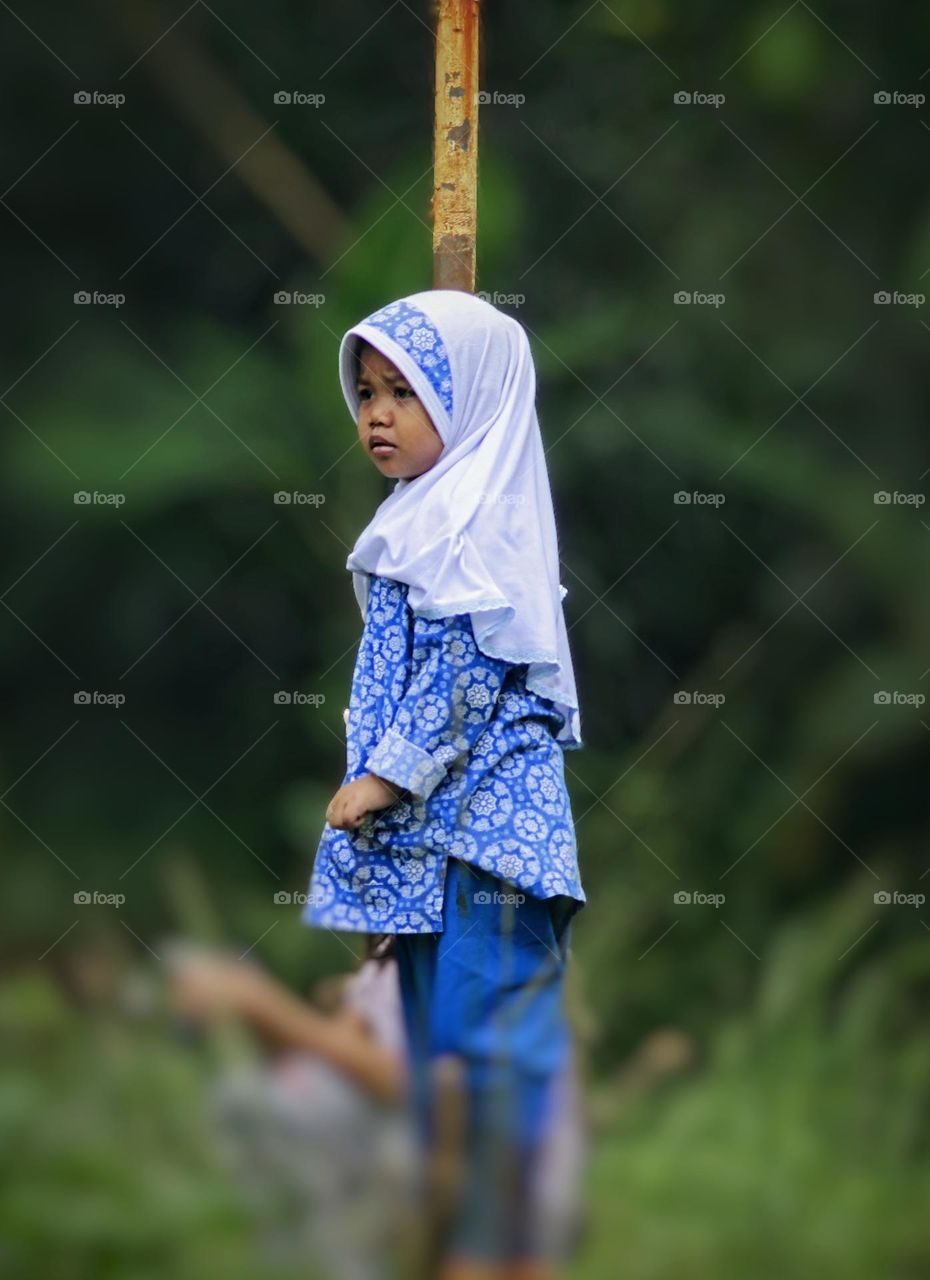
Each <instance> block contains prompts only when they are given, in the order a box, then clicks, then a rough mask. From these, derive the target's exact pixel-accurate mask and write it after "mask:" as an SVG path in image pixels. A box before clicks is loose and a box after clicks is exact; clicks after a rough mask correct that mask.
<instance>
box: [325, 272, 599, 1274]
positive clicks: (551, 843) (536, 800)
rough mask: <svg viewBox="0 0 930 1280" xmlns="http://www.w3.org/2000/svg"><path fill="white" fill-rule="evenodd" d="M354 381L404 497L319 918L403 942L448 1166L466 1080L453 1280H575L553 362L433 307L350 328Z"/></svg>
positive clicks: (389, 539) (373, 576) (414, 301)
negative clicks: (549, 388)
mask: <svg viewBox="0 0 930 1280" xmlns="http://www.w3.org/2000/svg"><path fill="white" fill-rule="evenodd" d="M339 372H340V380H341V384H342V389H343V393H344V395H345V399H346V403H347V405H348V407H349V410H350V413H351V414H352V416H353V418H354V419H355V420H356V423H357V427H358V434H359V443H360V445H361V447H362V449H364V451H365V453H366V454H367V456H368V457H369V458H370V460H371V462H372V464H373V465H374V466H376V467H377V468H378V470H379V471H380V472H381V474H382V475H384V476H386V477H388V478H390V479H392V480H394V481H395V484H394V486H393V489H392V491H391V494H390V496H389V497H388V498H386V499H385V501H384V502H382V503H381V505H380V506H379V507H378V509H377V510H376V512H375V514H374V517H373V518H372V520H371V522H370V523H369V524H368V526H367V528H365V529H364V530H363V532H362V533H361V535H360V536H359V538H358V540H357V542H356V544H355V546H354V547H353V549H352V551H351V553H350V555H349V557H348V560H347V561H346V567H347V568H348V569H350V570H351V571H352V581H353V588H354V591H355V594H356V599H357V601H358V604H359V608H360V610H361V613H362V617H363V619H364V629H363V632H362V638H361V643H360V646H359V650H358V655H357V659H356V665H355V672H354V676H353V682H352V692H351V697H350V705H349V708H348V717H347V721H346V724H347V771H346V775H345V779H344V781H343V784H342V786H341V787H340V789H339V790H338V791H337V793H336V795H335V796H334V797H333V799H332V800H331V802H330V804H329V807H328V809H327V811H326V820H327V826H326V828H325V830H324V832H323V836H322V839H321V840H320V844H319V847H318V850H317V854H316V859H315V863H314V868H313V874H312V877H311V882H310V890H309V894H308V902H307V905H306V907H305V909H304V913H303V919H304V921H305V922H306V923H307V924H309V925H315V926H319V927H325V928H329V929H341V930H352V931H356V932H362V933H368V934H379V935H383V934H392V935H394V938H393V943H394V948H395V955H396V959H397V963H398V971H399V975H400V983H401V995H402V1000H403V1006H404V1016H405V1022H406V1028H407V1034H408V1038H409V1046H410V1054H411V1064H412V1087H413V1099H414V1102H415V1103H416V1106H417V1115H418V1118H419V1125H420V1133H421V1137H422V1140H423V1143H424V1147H425V1148H426V1149H428V1148H429V1146H430V1144H431V1143H432V1142H433V1141H434V1138H435V1126H436V1123H437V1117H436V1114H435V1111H434V1107H433V1096H432V1094H433V1085H432V1082H433V1080H434V1078H435V1076H434V1071H433V1067H434V1066H435V1063H436V1060H437V1059H439V1058H440V1057H441V1056H443V1055H447V1054H452V1055H455V1057H456V1060H457V1061H458V1062H460V1063H461V1064H462V1067H463V1070H464V1093H465V1102H466V1105H467V1117H466V1125H467V1128H466V1141H467V1150H466V1156H467V1164H466V1170H467V1172H466V1178H465V1183H464V1187H463V1188H462V1193H461V1197H460V1201H459V1205H458V1211H457V1213H456V1215H455V1219H454V1222H453V1223H452V1226H451V1228H450V1231H449V1236H448V1239H447V1241H446V1243H445V1245H444V1252H443V1258H444V1262H443V1269H442V1271H441V1275H442V1276H443V1280H451V1278H452V1277H465V1276H476V1277H477V1276H491V1275H494V1276H498V1275H501V1276H512V1277H516V1276H521V1277H530V1276H538V1277H543V1276H549V1275H551V1274H553V1272H552V1270H551V1268H549V1267H548V1266H547V1263H546V1259H545V1258H544V1257H542V1256H541V1255H542V1253H543V1252H544V1251H543V1249H542V1246H541V1244H540V1242H539V1240H538V1239H536V1238H534V1233H533V1232H532V1230H531V1228H530V1223H531V1221H532V1213H531V1211H530V1206H529V1195H530V1192H529V1188H530V1185H531V1182H532V1174H533V1169H534V1162H535V1160H536V1157H537V1154H538V1151H539V1150H540V1147H541V1144H542V1142H543V1140H544V1138H545V1135H546V1133H547V1124H548V1121H549V1119H550V1116H551V1095H552V1086H553V1081H554V1080H555V1078H556V1077H557V1075H558V1073H559V1071H560V1069H561V1068H562V1067H563V1065H564V1061H565V1055H566V1054H568V1053H569V1052H571V1048H572V1047H571V1044H570V1039H569V1035H568V1031H567V1026H566V1022H565V1017H564V1011H563V1008H562V987H563V978H564V971H565V964H566V959H567V955H568V947H569V937H570V921H571V918H572V916H573V915H574V913H575V912H576V911H577V910H579V909H580V908H581V906H582V905H583V904H584V902H585V894H584V891H583V889H582V887H581V880H580V876H579V871H578V859H577V848H576V842H575V833H574V826H573V823H572V815H571V809H570V804H569V798H568V793H567V790H566V786H565V776H564V765H563V758H562V752H563V751H566V750H574V749H577V748H578V747H580V746H581V745H582V744H581V735H580V717H579V710H578V698H577V694H576V692H575V680H574V673H573V670H572V662H571V655H570V652H569V646H568V637H567V634H566V628H565V620H564V615H563V611H562V599H563V597H564V595H565V594H566V592H565V588H564V587H561V586H560V583H559V555H558V542H557V534H556V526H555V519H554V515H553V510H552V498H551V494H550V489H549V479H548V474H547V471H546V462H545V456H544V452H543V446H542V440H541V437H540V432H539V423H538V420H537V416H536V408H535V397H536V379H535V370H534V367H533V360H532V355H531V353H530V348H529V342H528V340H527V336H526V333H525V331H524V329H523V328H522V326H521V325H520V324H519V323H518V322H517V321H516V320H514V319H512V318H511V317H509V316H506V315H504V314H503V313H501V312H499V311H497V310H496V308H494V307H492V306H490V305H489V304H488V303H486V302H483V301H481V300H480V299H478V298H476V297H474V296H472V295H470V294H467V293H463V292H459V291H457V290H441V289H440V290H430V291H427V292H423V293H417V294H413V295H411V296H410V297H407V298H402V299H400V300H398V301H396V302H392V303H391V304H390V305H388V306H386V307H384V308H382V309H381V310H379V311H376V312H374V313H373V314H372V315H370V316H368V318H367V319H365V320H364V321H362V322H361V323H360V324H358V325H356V326H355V327H354V328H352V329H350V330H349V331H348V332H347V333H346V334H345V336H344V337H343V339H342V343H341V346H340V350H339ZM502 1266H503V1267H505V1269H503V1270H502V1269H501V1267H502Z"/></svg>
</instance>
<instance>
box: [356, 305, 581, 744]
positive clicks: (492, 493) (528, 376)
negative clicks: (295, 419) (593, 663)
mask: <svg viewBox="0 0 930 1280" xmlns="http://www.w3.org/2000/svg"><path fill="white" fill-rule="evenodd" d="M356 338H361V339H363V340H364V341H365V342H368V343H370V344H371V345H372V346H373V347H374V348H375V349H376V350H378V351H380V352H381V353H382V355H384V356H386V358H387V359H388V360H390V361H391V363H392V364H394V365H395V366H396V368H397V369H398V370H399V371H400V372H401V374H402V375H403V376H404V377H405V378H406V379H407V381H408V382H409V384H410V386H411V387H412V388H413V389H414V391H415V392H416V394H417V396H418V397H419V399H420V402H421V403H422V404H423V406H424V407H425V408H426V411H427V412H428V414H429V416H430V418H431V419H432V422H433V425H434V426H435V427H436V430H437V431H438V432H439V435H440V437H441V439H442V442H443V445H444V448H443V451H442V453H441V454H440V455H439V458H438V460H437V461H436V462H435V464H434V465H433V466H432V467H431V468H430V469H429V470H428V471H425V472H424V473H423V474H422V475H420V476H416V477H414V478H413V479H412V480H398V481H397V482H396V484H395V486H394V489H393V490H392V492H391V494H390V495H389V497H387V498H386V499H385V500H384V501H383V502H382V503H381V505H380V506H379V507H378V509H377V510H376V511H375V514H374V516H373V517H372V519H371V521H370V522H369V524H368V525H367V527H366V528H365V529H364V530H363V531H362V533H361V534H360V535H359V537H358V539H357V541H356V543H355V546H354V547H353V548H352V551H351V553H350V554H349V557H348V559H347V560H346V568H347V569H351V570H352V581H353V587H354V589H355V595H356V599H357V600H358V604H359V608H360V609H361V611H362V617H363V618H364V616H365V607H366V603H367V598H368V576H367V575H368V574H370V573H371V574H379V575H382V576H384V577H387V578H393V579H395V581H398V582H405V583H407V584H408V587H409V591H408V595H407V603H408V604H409V606H410V608H411V609H412V610H413V612H414V613H417V614H420V615H422V616H424V617H428V618H441V617H449V616H452V615H454V614H461V613H468V614H469V615H470V616H471V622H472V627H473V629H474V634H475V639H476V641H477V643H478V647H479V648H480V649H481V650H482V652H484V653H486V654H487V655H488V656H489V657H495V658H503V659H505V660H506V661H508V662H512V663H518V664H519V663H527V664H528V667H529V669H528V672H527V677H526V683H527V687H528V688H529V689H530V690H531V691H533V692H535V693H539V694H541V695H542V696H543V697H546V698H549V699H550V700H551V701H552V702H554V703H555V704H556V707H557V709H558V710H559V711H560V712H561V713H562V715H563V716H564V717H565V724H564V726H563V728H562V730H561V731H560V733H559V737H558V741H559V742H560V743H561V744H562V746H563V748H566V749H571V748H573V747H580V746H581V745H582V743H581V723H580V715H579V710H578V695H577V693H576V692H575V675H574V671H573V669H572V660H571V653H570V651H569V647H568V635H567V633H566V629H565V617H564V614H563V612H562V599H563V598H564V596H565V595H566V594H567V591H566V588H565V587H563V586H561V585H560V583H559V548H558V539H557V534H556V527H555V516H554V514H553V510H552V495H551V492H550V489H549V476H548V472H547V470H546V459H545V454H544V452H543V446H542V438H541V436H540V432H539V421H538V419H537V416H536V403H535V401H536V372H535V369H534V367H533V357H532V354H531V352H530V345H529V341H528V339H527V336H526V332H525V330H524V329H523V326H522V325H521V324H519V323H518V322H517V321H516V320H514V319H513V318H512V317H511V316H507V315H505V314H504V313H503V312H501V311H498V310H497V309H496V307H492V306H491V305H490V304H489V303H487V302H484V301H482V300H481V299H480V298H476V297H475V296H474V295H472V294H469V293H464V292H460V291H459V290H457V289H432V290H427V291H425V292H423V293H414V294H411V295H410V296H409V297H407V298H401V299H399V300H398V301H397V302H392V303H390V304H389V305H388V306H386V307H382V308H381V309H380V310H379V311H375V312H373V314H372V315H370V316H368V317H367V319H365V320H363V321H362V322H361V323H360V324H357V325H355V326H354V328H352V329H349V330H348V331H347V333H346V334H345V335H344V337H343V339H342V343H341V345H340V348H339V376H340V381H341V383H342V390H343V394H344V396H345V399H346V404H347V405H348V407H349V412H350V413H351V415H352V417H353V419H357V414H358V392H357V390H356V376H357V375H356V368H355V365H354V361H353V348H354V346H355V343H354V339H356Z"/></svg>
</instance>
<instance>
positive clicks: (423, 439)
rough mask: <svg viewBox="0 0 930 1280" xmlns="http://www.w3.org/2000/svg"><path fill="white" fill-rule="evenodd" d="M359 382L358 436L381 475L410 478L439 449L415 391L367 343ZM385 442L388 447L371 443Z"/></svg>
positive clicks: (426, 465) (435, 456) (426, 466)
mask: <svg viewBox="0 0 930 1280" xmlns="http://www.w3.org/2000/svg"><path fill="white" fill-rule="evenodd" d="M360 364H361V369H360V372H359V379H358V383H357V387H356V389H357V391H358V397H359V404H358V438H359V441H360V443H361V445H362V448H363V449H364V450H365V452H366V453H367V454H368V456H369V458H371V460H372V462H373V463H374V464H375V466H376V467H377V468H378V470H379V471H380V472H381V474H382V475H385V476H390V477H391V478H392V479H394V480H412V479H413V478H414V477H415V476H420V475H422V474H423V472H424V471H429V469H430V467H432V466H433V465H434V464H435V463H436V461H437V459H438V458H439V455H440V454H441V453H442V450H443V444H442V438H441V436H440V434H439V432H438V431H437V430H436V428H435V427H434V426H433V422H432V419H431V418H430V416H429V414H428V413H427V412H426V409H425V408H424V407H423V405H422V404H421V403H420V400H419V399H418V398H417V395H416V392H415V391H414V390H413V388H412V387H411V386H410V384H409V383H408V382H407V380H406V378H405V377H404V376H403V374H402V373H400V372H399V371H398V370H397V369H396V368H395V366H394V365H392V364H391V362H390V360H388V358H387V357H386V356H383V355H382V354H381V352H380V351H377V350H375V348H374V347H372V346H370V345H369V344H368V343H367V342H366V343H365V344H364V346H363V347H362V350H361V356H360ZM378 441H384V442H385V443H386V444H389V445H391V446H392V447H391V448H380V449H378V448H376V447H373V446H375V445H376V444H377V442H378Z"/></svg>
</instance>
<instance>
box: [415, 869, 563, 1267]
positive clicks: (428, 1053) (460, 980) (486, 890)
mask: <svg viewBox="0 0 930 1280" xmlns="http://www.w3.org/2000/svg"><path fill="white" fill-rule="evenodd" d="M577 909H578V904H577V903H576V902H575V901H574V900H573V899H571V898H566V897H562V896H556V897H554V898H546V899H542V898H535V897H533V896H532V895H530V894H524V893H522V892H521V891H519V890H518V889H517V888H516V887H515V886H514V885H513V884H511V883H510V882H508V881H502V880H500V879H498V878H497V877H495V876H492V875H490V874H489V873H487V872H485V871H481V870H480V869H478V868H476V867H472V866H470V865H468V864H467V863H464V862H461V861H460V860H459V859H457V858H451V857H450V858H449V860H448V864H447V868H446V880H445V892H444V899H443V931H442V932H441V933H428V934H396V935H395V938H394V948H395V955H396V957H397V964H398V974H399V979H400V987H401V997H402V1001H403V1008H404V1020H405V1025H406V1030H407V1037H408V1042H409V1049H410V1054H409V1060H410V1068H411V1073H410V1074H411V1087H412V1101H413V1104H414V1107H415V1113H416V1118H417V1125H418V1129H419V1133H420V1137H421V1140H422V1143H423V1146H424V1149H429V1147H430V1146H431V1144H432V1142H433V1140H434V1135H435V1132H436V1115H435V1107H434V1086H433V1075H432V1064H433V1062H434V1060H435V1058H436V1057H438V1056H439V1055H442V1054H455V1055H457V1057H458V1058H459V1060H460V1062H461V1066H462V1069H463V1083H464V1099H463V1101H464V1104H465V1133H466V1144H465V1151H464V1157H465V1162H464V1175H465V1176H464V1185H463V1187H462V1193H461V1196H460V1199H459V1203H458V1205H457V1209H456V1214H455V1221H454V1224H453V1227H452V1234H451V1239H450V1241H449V1247H450V1248H451V1249H452V1250H453V1251H454V1252H456V1253H459V1254H462V1255H464V1256H469V1257H478V1258H497V1259H506V1258H515V1257H529V1256H532V1255H533V1254H534V1252H535V1250H534V1245H533V1206H532V1194H533V1193H532V1184H533V1178H534V1171H535V1169H536V1167H537V1162H538V1158H539V1153H540V1149H541V1146H542V1143H543V1141H544V1139H545V1135H546V1130H547V1125H548V1123H549V1121H550V1119H551V1114H550V1108H549V1102H550V1098H551V1095H552V1086H553V1083H554V1078H555V1076H556V1075H557V1073H559V1072H560V1071H561V1070H563V1069H564V1067H565V1063H566V1055H567V1054H568V1053H569V1052H570V1050H571V1040H570V1035H569V1029H568V1025H567V1022H566V1019H565V1015H564V1009H563V1004H562V1001H563V980H564V975H565V965H566V960H567V956H568V947H569V942H570V934H571V917H572V915H573V914H574V912H575V911H576V910H577Z"/></svg>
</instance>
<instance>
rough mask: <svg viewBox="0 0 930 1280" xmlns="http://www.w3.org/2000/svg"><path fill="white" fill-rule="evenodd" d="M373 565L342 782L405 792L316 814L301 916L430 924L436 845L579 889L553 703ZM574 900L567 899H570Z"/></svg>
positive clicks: (422, 929) (509, 873)
mask: <svg viewBox="0 0 930 1280" xmlns="http://www.w3.org/2000/svg"><path fill="white" fill-rule="evenodd" d="M407 590H408V589H407V585H406V583H402V582H396V581H394V580H393V579H391V578H385V577H381V576H379V575H377V574H375V575H371V576H370V579H369V591H368V603H367V608H366V613H365V625H364V629H363V631H362V638H361V642H360V644H359V649H358V654H357V657H356V663H355V672H354V676H353V680H352V693H351V698H350V703H349V709H348V711H349V714H348V721H347V739H346V764H347V770H346V774H345V778H344V779H343V785H345V784H346V783H348V782H351V781H352V780H354V779H355V778H359V777H361V776H362V775H363V774H365V773H374V774H377V775H378V776H379V777H382V778H386V779H387V780H388V781H389V782H392V783H394V784H395V785H396V786H398V787H401V788H403V789H404V792H405V793H406V794H402V796H401V798H400V799H399V800H398V801H396V802H395V803H394V804H391V805H390V806H388V807H387V808H385V809H380V810H377V811H376V812H375V813H374V814H369V815H367V816H366V819H365V821H364V822H363V823H362V824H361V826H360V827H358V828H356V829H355V830H349V831H341V830H338V829H336V828H334V827H330V826H328V825H327V826H326V828H325V829H324V831H323V835H322V837H321V839H320V843H319V846H318V848H317V852H316V857H315V860H314V866H313V872H312V875H311V879H310V887H309V892H308V895H307V902H306V905H305V907H304V910H303V913H302V920H303V921H304V923H306V924H308V925H318V926H323V927H326V928H331V929H342V930H348V931H355V932H360V933H435V932H442V929H443V924H442V908H443V888H444V884H445V875H446V862H447V858H448V856H450V855H451V856H452V857H455V858H459V859H461V860H462V861H463V862H468V863H471V864H472V865H473V866H475V867H478V868H480V869H481V870H483V871H487V872H489V873H490V874H492V875H494V876H496V877H498V878H499V879H501V880H506V881H509V882H511V883H512V884H513V885H515V886H516V887H517V889H521V890H523V891H525V892H526V893H528V894H531V895H533V896H535V897H537V898H549V897H553V896H555V895H556V894H563V895H565V896H566V897H568V898H572V899H574V900H575V901H576V902H577V903H578V905H579V906H580V905H581V904H583V903H584V902H585V901H586V899H585V894H584V891H583V889H582V887H581V880H580V876H579V870H578V854H577V846H576V841H575V830H574V824H573V821H572V814H571V806H570V802H569V796H568V791H567V789H566V786H565V773H564V762H563V756H562V748H561V747H560V745H559V744H558V742H557V741H556V735H557V733H558V732H559V729H560V728H561V726H562V723H563V717H562V715H561V713H560V712H559V711H558V710H557V709H556V707H555V706H554V704H553V703H552V702H551V701H550V700H549V699H548V698H544V697H542V696H541V695H540V694H536V693H532V692H530V690H528V689H527V687H526V671H527V667H526V665H525V664H523V665H517V664H513V663H509V662H507V661H505V660H504V659H501V658H491V657H488V656H487V654H485V653H483V652H482V651H481V650H480V649H479V648H478V645H477V643H476V641H475V636H474V631H473V629H472V625H471V618H470V616H469V614H467V613H464V614H458V615H456V616H455V617H448V618H426V617H423V616H421V615H419V614H415V613H414V612H413V611H412V610H411V609H410V607H409V605H408V603H407ZM576 909H577V908H576Z"/></svg>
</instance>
